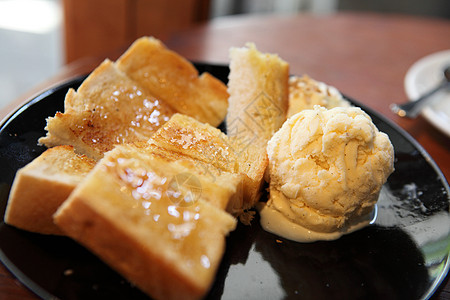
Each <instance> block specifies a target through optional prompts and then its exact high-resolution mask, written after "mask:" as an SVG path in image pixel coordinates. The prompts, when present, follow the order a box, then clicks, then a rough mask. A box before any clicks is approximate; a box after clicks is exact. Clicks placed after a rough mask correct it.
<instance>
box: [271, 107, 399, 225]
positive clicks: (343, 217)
mask: <svg viewBox="0 0 450 300" xmlns="http://www.w3.org/2000/svg"><path fill="white" fill-rule="evenodd" d="M267 153H268V157H269V176H270V197H269V200H268V202H267V204H266V205H267V206H269V207H270V208H271V209H274V210H276V211H278V212H279V213H281V214H282V215H283V216H284V217H285V218H287V219H289V221H290V222H293V223H296V224H298V225H301V226H303V227H305V228H307V229H310V230H313V231H316V232H334V231H336V230H339V229H340V228H342V227H344V226H345V225H346V224H347V223H348V222H350V221H351V220H352V219H353V218H358V217H360V216H362V215H367V214H368V213H370V212H371V211H372V210H373V208H374V205H375V203H376V202H377V199H378V195H379V192H380V189H381V186H382V185H383V184H384V183H385V182H386V180H387V178H388V176H389V175H390V174H391V173H392V172H393V170H394V167H393V162H394V150H393V147H392V144H391V142H390V141H389V138H388V136H387V135H386V134H384V133H382V132H379V131H378V129H377V128H376V126H375V125H374V124H373V123H372V120H371V118H370V117H369V116H368V115H367V114H366V113H365V112H363V111H362V110H361V109H360V108H357V107H345V108H344V107H336V108H333V109H329V110H327V109H326V108H324V107H319V106H315V107H314V109H311V110H304V111H302V112H300V113H297V114H295V115H294V116H292V117H291V118H289V119H288V120H287V121H286V122H285V123H284V125H283V126H282V127H281V128H280V130H279V131H278V132H277V133H276V134H275V135H274V136H273V137H272V139H271V140H270V141H269V142H268V146H267Z"/></svg>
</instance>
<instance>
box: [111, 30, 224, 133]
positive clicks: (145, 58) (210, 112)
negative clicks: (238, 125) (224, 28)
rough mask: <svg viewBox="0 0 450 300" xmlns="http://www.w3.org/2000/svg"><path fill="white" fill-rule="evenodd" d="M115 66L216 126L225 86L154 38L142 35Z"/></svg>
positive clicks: (184, 110) (182, 110)
mask: <svg viewBox="0 0 450 300" xmlns="http://www.w3.org/2000/svg"><path fill="white" fill-rule="evenodd" d="M116 63H117V66H118V68H119V69H120V70H122V71H123V72H124V73H126V74H127V75H128V76H129V77H130V78H131V79H133V80H135V81H136V82H138V83H139V84H140V85H141V86H142V87H143V88H145V89H146V90H147V91H148V92H149V93H150V94H152V95H154V96H155V97H156V98H158V99H161V100H163V101H165V102H167V103H169V104H170V105H171V106H172V107H174V108H176V109H177V110H178V112H180V113H182V114H186V115H189V116H192V117H194V118H196V119H197V120H199V121H201V122H203V123H209V124H211V125H212V126H214V127H217V126H218V125H219V124H220V123H222V122H223V120H224V119H225V115H226V113H227V107H228V92H227V87H226V85H225V84H224V83H222V82H221V81H220V80H218V79H217V78H215V77H214V76H212V75H211V74H209V73H207V72H205V73H203V74H201V75H200V76H199V74H198V71H197V69H196V68H195V67H194V65H192V63H190V62H189V61H187V60H186V59H185V58H183V57H182V56H180V55H179V54H177V53H175V52H174V51H171V50H169V49H167V48H166V46H165V45H164V44H163V43H162V42H161V41H160V40H158V39H155V38H153V37H142V38H140V39H138V40H136V41H135V42H134V43H133V44H132V45H131V47H130V48H129V49H128V50H127V51H126V52H125V53H124V54H123V55H122V56H121V57H120V58H119V59H118V60H117V62H116Z"/></svg>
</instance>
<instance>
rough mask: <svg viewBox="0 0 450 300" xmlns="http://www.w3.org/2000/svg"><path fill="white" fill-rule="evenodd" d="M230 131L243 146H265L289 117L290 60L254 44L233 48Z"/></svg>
mask: <svg viewBox="0 0 450 300" xmlns="http://www.w3.org/2000/svg"><path fill="white" fill-rule="evenodd" d="M228 79H229V80H228V93H229V94H230V98H229V101H228V102H229V106H228V112H227V117H226V125H227V134H228V136H229V137H230V138H233V139H237V140H238V141H239V145H240V147H241V148H244V147H246V146H248V145H249V144H256V145H258V146H259V147H262V148H265V147H266V144H267V142H268V141H269V139H270V138H271V137H272V135H273V134H274V133H275V132H276V131H277V130H278V129H279V128H280V127H281V125H282V124H283V123H284V121H285V120H286V113H287V109H288V96H289V89H288V80H289V64H288V63H287V62H285V61H284V60H282V59H281V58H280V57H278V55H276V54H269V53H262V52H260V51H258V50H257V49H256V47H255V45H254V44H251V43H248V44H247V45H246V47H241V48H231V49H230V74H229V76H228Z"/></svg>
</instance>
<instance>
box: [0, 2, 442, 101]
mask: <svg viewBox="0 0 450 300" xmlns="http://www.w3.org/2000/svg"><path fill="white" fill-rule="evenodd" d="M350 10H351V11H373V12H381V13H401V14H410V15H419V16H423V17H434V18H447V19H448V18H450V1H449V0H427V1H423V0H396V1H392V0H377V1H373V0H182V1H167V0H0V108H2V107H4V106H5V105H6V104H7V103H8V102H10V101H12V100H14V99H16V98H18V97H20V96H22V95H24V94H25V93H26V92H27V91H29V90H31V89H33V88H34V87H36V86H37V85H38V84H40V83H42V82H44V81H45V80H47V79H48V78H51V77H52V76H54V75H55V74H56V73H57V72H58V70H60V68H61V67H63V66H64V65H65V64H68V63H72V62H74V61H77V60H78V59H81V58H83V57H86V56H95V55H103V56H104V55H105V54H107V50H105V49H117V47H123V46H128V45H129V43H130V41H132V40H134V39H135V38H136V37H139V36H142V35H155V36H156V37H158V38H160V39H164V38H166V37H168V36H170V34H172V33H174V32H176V31H177V30H182V29H183V28H186V27H187V26H192V25H195V24H196V23H201V22H205V21H208V20H213V19H215V18H220V17H225V16H227V15H235V14H244V13H254V14H256V13H258V14H267V13H277V14H295V13H299V12H302V13H310V14H332V13H335V12H338V11H350ZM99 37H101V38H99Z"/></svg>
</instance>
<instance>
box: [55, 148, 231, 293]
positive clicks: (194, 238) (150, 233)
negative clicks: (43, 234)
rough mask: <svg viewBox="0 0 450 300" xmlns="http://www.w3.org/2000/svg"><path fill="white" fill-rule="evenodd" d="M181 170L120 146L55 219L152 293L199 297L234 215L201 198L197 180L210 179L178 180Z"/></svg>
mask: <svg viewBox="0 0 450 300" xmlns="http://www.w3.org/2000/svg"><path fill="white" fill-rule="evenodd" d="M186 173H189V168H187V167H186V165H182V164H174V163H172V162H168V161H167V160H165V159H161V158H159V157H156V156H153V155H151V154H147V153H145V151H142V149H139V148H137V147H135V146H134V145H122V146H117V147H116V148H115V149H114V150H112V151H110V152H108V153H107V154H106V155H105V157H104V158H103V159H102V160H101V161H100V162H99V163H98V165H97V166H96V167H95V168H94V170H93V171H92V172H91V173H89V175H88V176H87V177H86V180H84V181H83V182H82V183H80V184H79V186H78V187H77V188H76V189H75V190H74V191H73V193H72V194H71V195H70V197H69V199H68V200H67V201H66V202H64V204H63V205H62V206H61V207H60V209H59V210H58V211H57V213H56V214H55V216H54V218H55V222H56V224H57V225H58V226H60V228H61V229H62V230H63V231H64V232H66V233H67V235H69V236H70V237H72V238H74V239H75V240H76V241H78V242H80V243H81V244H83V245H84V246H86V247H87V248H88V249H90V250H91V251H92V252H93V253H95V254H96V255H98V256H99V257H100V258H101V259H102V260H104V261H105V262H106V263H107V264H109V265H110V266H111V267H112V268H114V269H115V270H117V271H118V272H119V273H121V274H122V275H123V276H124V277H125V278H127V279H128V280H129V281H130V282H132V283H134V284H135V285H136V286H137V287H139V288H140V289H141V290H142V291H144V292H145V293H147V294H148V295H150V296H151V297H153V298H155V299H199V298H201V297H202V296H204V295H205V294H206V293H207V291H208V290H209V288H210V286H211V284H212V283H213V281H214V277H215V274H216V272H217V269H218V267H219V264H220V261H221V258H222V256H223V253H224V248H225V236H226V235H227V234H228V233H229V232H230V231H231V230H234V228H235V226H236V220H235V219H234V218H233V217H232V216H231V215H230V214H228V213H226V212H225V211H223V210H222V209H220V208H218V207H216V206H215V205H213V204H211V203H209V202H208V200H207V199H205V198H204V196H205V194H204V193H203V191H202V188H203V185H198V182H203V183H206V182H208V180H207V179H205V180H204V181H202V180H203V179H204V178H201V179H199V181H198V182H197V184H192V182H196V181H195V180H194V181H189V180H186V181H185V180H181V181H178V177H179V176H180V174H186ZM200 177H201V176H200ZM208 184H211V185H214V188H211V191H212V190H215V189H219V190H220V187H219V186H216V185H215V184H214V183H213V182H209V183H208ZM230 195H231V193H230V194H229V195H226V193H219V194H217V196H218V197H225V198H227V197H228V196H230ZM180 199H184V200H183V201H179V200H180ZM186 199H189V200H187V201H186ZM219 202H222V201H219Z"/></svg>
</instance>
